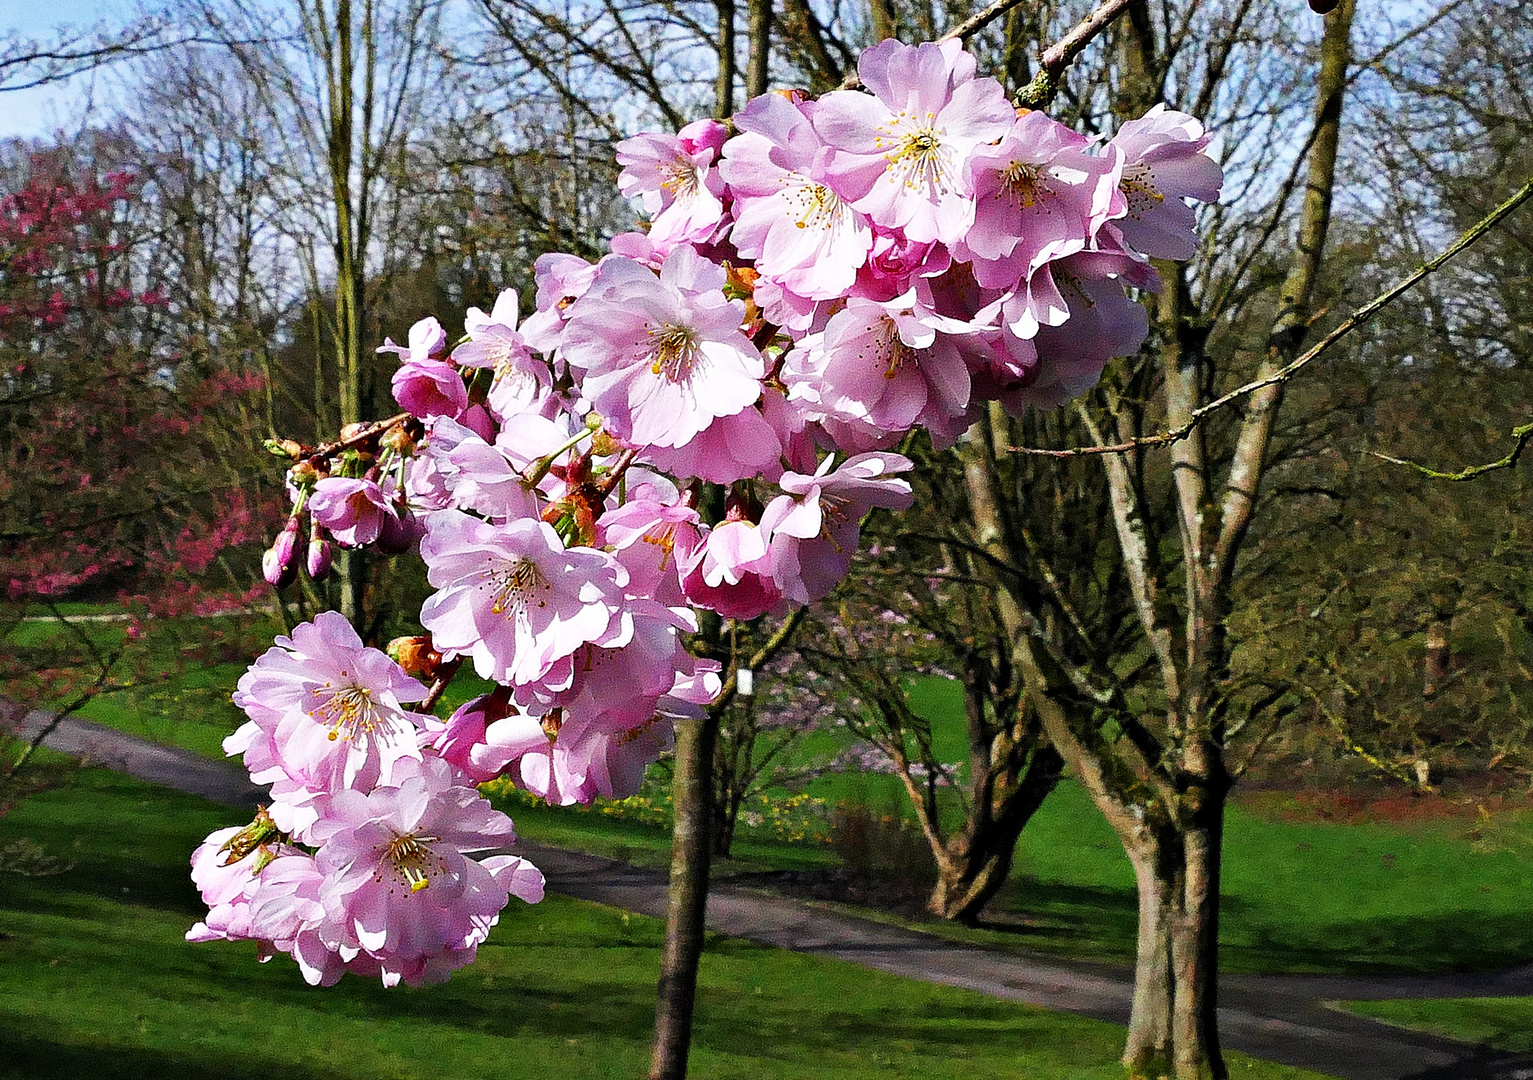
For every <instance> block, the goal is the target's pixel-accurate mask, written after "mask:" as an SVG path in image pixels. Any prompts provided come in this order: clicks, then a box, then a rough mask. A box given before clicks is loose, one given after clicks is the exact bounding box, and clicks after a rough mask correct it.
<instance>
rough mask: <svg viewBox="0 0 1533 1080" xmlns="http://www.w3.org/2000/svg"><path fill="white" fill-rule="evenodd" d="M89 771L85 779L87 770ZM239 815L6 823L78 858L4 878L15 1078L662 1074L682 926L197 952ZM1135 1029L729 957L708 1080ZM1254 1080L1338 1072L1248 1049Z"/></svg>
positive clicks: (8, 1065)
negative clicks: (203, 914)
mask: <svg viewBox="0 0 1533 1080" xmlns="http://www.w3.org/2000/svg"><path fill="white" fill-rule="evenodd" d="M65 775H66V777H68V776H69V775H71V774H65ZM229 820H230V815H229V814H228V813H227V812H226V811H224V810H222V809H220V808H218V807H215V806H212V805H210V804H208V803H206V802H203V801H201V800H198V799H194V798H191V797H188V796H183V795H180V794H177V793H174V792H170V791H167V790H164V789H159V788H154V787H150V786H147V785H144V784H140V783H137V782H134V781H131V780H128V779H125V778H122V777H118V776H115V775H111V774H107V773H104V772H100V771H96V770H82V771H79V772H77V773H73V774H72V781H71V782H69V783H67V784H66V786H62V787H60V788H57V789H55V790H52V791H48V792H44V793H42V794H40V795H35V796H33V797H32V798H30V799H28V800H27V801H25V802H23V803H22V804H21V806H20V807H19V808H18V809H16V810H15V811H13V812H12V813H10V814H9V815H7V816H6V817H5V818H3V819H0V847H3V846H4V845H5V844H8V843H13V842H15V841H16V840H18V839H20V838H25V839H27V840H29V841H31V842H34V843H37V844H40V845H42V846H43V847H44V848H46V849H48V850H49V851H50V852H52V853H53V854H55V855H60V856H63V857H66V858H67V859H69V860H71V861H72V862H73V864H74V865H73V867H72V868H71V869H70V870H68V871H67V872H66V873H63V874H59V875H56V876H51V877H25V876H20V875H16V874H11V873H6V874H0V1077H5V1078H14V1080H54V1078H57V1080H74V1078H76V1077H80V1076H111V1077H114V1078H123V1080H137V1078H144V1080H150V1078H153V1080H161V1078H163V1077H167V1076H169V1077H175V1078H177V1080H200V1078H207V1080H215V1078H216V1080H350V1078H357V1080H364V1078H365V1080H375V1078H385V1077H387V1078H395V1077H398V1078H404V1077H436V1076H451V1077H454V1078H461V1080H474V1078H479V1077H485V1078H489V1077H505V1076H526V1075H532V1074H533V1073H537V1074H539V1075H550V1076H558V1077H561V1078H562V1080H585V1078H630V1077H633V1076H638V1075H642V1073H643V1069H644V1065H645V1062H646V1059H647V1053H648V1036H649V1028H650V1024H651V1019H652V1015H653V1013H652V1010H653V993H654V979H655V972H656V967H657V959H658V944H659V939H660V934H659V927H658V925H657V924H656V923H655V922H654V921H652V920H649V919H645V918H642V917H639V916H629V915H626V914H623V913H621V912H617V911H615V910H612V909H609V908H603V907H600V906H597V905H591V904H583V903H578V902H575V901H571V900H565V899H560V898H557V897H551V898H550V899H548V900H546V901H545V902H544V903H543V904H540V905H538V906H536V907H531V908H528V907H524V906H520V905H518V906H515V907H513V908H511V909H508V911H507V913H506V915H505V917H504V918H503V919H502V922H501V925H500V926H499V927H497V929H496V930H495V932H494V933H493V934H492V935H491V939H490V941H489V943H488V944H487V945H486V946H485V947H484V948H483V949H482V950H481V958H480V960H479V962H478V963H476V964H475V965H473V966H472V967H470V968H468V969H466V970H464V971H461V972H459V973H458V974H457V975H455V976H454V977H453V979H452V981H451V982H449V983H447V984H445V985H443V986H438V987H430V988H425V989H420V990H410V989H404V988H400V989H396V990H390V991H386V990H384V989H383V988H382V987H381V986H378V985H376V984H374V983H371V982H368V981H363V980H359V979H355V978H351V977H348V978H347V979H345V980H343V982H342V984H341V985H340V986H337V987H335V988H332V989H329V990H319V989H311V988H309V987H307V986H305V985H304V984H303V983H302V980H301V979H300V978H299V977H298V974H297V971H296V969H295V968H294V967H293V966H292V965H291V964H290V963H289V962H288V961H287V960H286V959H285V958H278V959H277V960H275V961H273V962H272V963H270V964H268V965H258V964H256V963H255V961H254V957H253V950H252V949H251V948H250V947H249V946H248V945H245V944H241V943H215V944H211V945H195V946H194V945H188V944H186V943H185V942H184V941H183V940H182V935H183V933H184V931H185V929H186V927H187V926H188V925H189V924H190V923H191V922H192V921H193V920H194V919H195V918H196V917H197V916H198V914H199V905H198V901H197V898H196V895H195V892H194V890H193V889H192V887H191V885H190V882H189V881H188V880H187V877H186V857H187V853H188V852H189V851H190V849H191V848H192V846H193V845H195V844H196V843H197V842H198V840H200V839H201V837H202V836H203V835H204V834H205V833H206V832H208V831H209V830H211V829H213V828H216V827H218V826H220V825H223V824H227V823H228V822H229ZM1122 1035H1123V1033H1122V1030H1121V1029H1120V1028H1116V1027H1114V1026H1112V1025H1109V1024H1104V1023H1099V1022H1096V1021H1091V1020H1084V1019H1080V1018H1076V1017H1070V1016H1065V1015H1058V1014H1051V1013H1047V1012H1044V1011H1041V1010H1037V1009H1032V1008H1028V1007H1025V1006H1020V1005H1014V1004H1010V1003H1007V1002H1001V1001H995V1000H992V999H989V998H986V997H983V996H981V995H978V994H974V993H970V992H966V991H961V990H953V989H948V988H944V987H935V986H928V985H926V984H923V983H918V982H913V981H910V980H905V979H900V978H897V977H895V976H891V975H884V974H880V973H876V972H870V971H866V970H863V969H861V968H858V967H855V966H853V965H850V964H844V963H838V962H834V961H826V960H819V959H814V958H810V957H804V956H797V955H793V954H790V953H785V952H781V951H778V950H774V949H769V948H766V947H762V946H755V945H751V944H748V943H744V942H738V941H730V940H725V939H719V938H713V939H711V940H710V943H709V949H708V953H707V955H706V956H705V959H704V962H703V967H702V972H701V1006H700V1012H699V1018H698V1027H697V1030H696V1036H695V1043H694V1045H695V1051H694V1055H693V1063H694V1064H693V1072H694V1074H695V1075H697V1076H701V1077H709V1078H716V1080H731V1078H733V1080H755V1078H759V1080H767V1078H777V1077H783V1078H794V1080H818V1078H826V1080H829V1078H836V1080H861V1078H867V1080H875V1078H876V1080H886V1078H890V1077H922V1078H928V1077H930V1078H937V1080H943V1078H953V1080H957V1078H960V1077H962V1078H967V1077H973V1076H994V1077H998V1078H1005V1077H1016V1078H1023V1077H1026V1078H1028V1080H1054V1078H1058V1080H1064V1078H1070V1080H1108V1078H1112V1080H1117V1078H1119V1077H1121V1075H1122V1073H1121V1070H1120V1069H1119V1067H1118V1066H1117V1064H1116V1056H1117V1054H1118V1052H1119V1049H1120V1047H1121V1041H1122ZM1232 1065H1233V1068H1234V1071H1235V1072H1236V1073H1237V1075H1239V1076H1242V1077H1251V1078H1253V1080H1279V1078H1282V1080H1304V1078H1311V1080H1313V1078H1314V1077H1315V1075H1316V1074H1313V1073H1305V1072H1302V1071H1300V1070H1295V1069H1288V1068H1284V1067H1280V1066H1271V1065H1266V1064H1263V1063H1259V1062H1252V1061H1250V1060H1249V1059H1245V1058H1240V1057H1238V1056H1236V1055H1232Z"/></svg>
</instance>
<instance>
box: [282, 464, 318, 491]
mask: <svg viewBox="0 0 1533 1080" xmlns="http://www.w3.org/2000/svg"><path fill="white" fill-rule="evenodd" d="M287 478H288V479H289V480H291V481H292V482H293V486H294V487H295V488H298V489H300V490H302V489H303V488H306V487H313V486H314V484H315V483H316V482H317V481H318V480H319V470H318V469H316V468H315V467H314V463H313V462H310V461H300V462H299V463H298V464H297V465H294V466H293V467H292V468H291V469H289V470H288V471H287Z"/></svg>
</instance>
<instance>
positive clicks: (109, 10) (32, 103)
mask: <svg viewBox="0 0 1533 1080" xmlns="http://www.w3.org/2000/svg"><path fill="white" fill-rule="evenodd" d="M132 10H133V5H132V4H131V3H130V2H128V0H0V38H3V39H5V40H6V41H10V40H12V39H14V38H17V37H22V38H36V39H39V40H42V41H48V40H50V39H53V38H55V37H56V36H57V34H58V32H59V30H60V28H73V29H77V30H85V29H89V28H91V27H92V26H94V25H96V24H97V23H104V24H106V25H107V26H115V25H120V24H121V23H122V22H124V21H126V20H127V18H128V17H129V16H130V15H131V13H132ZM99 89H100V80H99V79H93V78H92V77H91V76H90V75H88V74H87V75H83V76H79V77H77V78H75V79H71V80H70V81H69V82H67V83H63V84H55V85H51V86H44V87H39V88H37V89H35V90H18V91H10V92H6V93H0V138H5V137H8V136H14V135H26V136H34V135H45V134H48V133H49V132H52V131H54V130H56V129H58V128H63V129H64V130H69V129H71V128H74V127H76V126H78V124H79V121H80V116H81V112H82V110H83V109H84V107H85V105H86V103H87V102H88V101H89V100H90V99H91V97H92V94H93V93H94V92H96V91H98V90H99Z"/></svg>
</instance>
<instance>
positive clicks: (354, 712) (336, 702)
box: [309, 683, 378, 742]
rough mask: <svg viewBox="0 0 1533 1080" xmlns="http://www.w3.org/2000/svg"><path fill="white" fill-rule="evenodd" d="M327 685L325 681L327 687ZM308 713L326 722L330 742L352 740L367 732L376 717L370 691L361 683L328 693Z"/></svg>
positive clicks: (327, 687) (375, 709) (321, 721)
mask: <svg viewBox="0 0 1533 1080" xmlns="http://www.w3.org/2000/svg"><path fill="white" fill-rule="evenodd" d="M329 688H330V684H329V683H326V684H325V689H327V690H328V689H329ZM309 716H311V717H312V718H313V719H315V720H317V721H318V722H319V723H321V724H328V725H329V727H330V734H329V736H328V738H329V739H330V741H331V742H335V741H336V740H337V739H354V738H356V737H357V736H358V735H366V734H369V733H370V732H371V731H372V730H373V725H374V723H375V722H376V721H377V719H378V710H377V706H375V705H374V704H373V692H372V691H371V690H369V689H367V688H365V687H361V686H346V687H342V688H341V689H340V690H337V691H336V692H335V693H333V694H331V695H330V697H329V699H327V700H326V701H324V702H322V703H321V704H319V705H318V706H316V707H315V708H314V709H312V710H311V711H310V712H309Z"/></svg>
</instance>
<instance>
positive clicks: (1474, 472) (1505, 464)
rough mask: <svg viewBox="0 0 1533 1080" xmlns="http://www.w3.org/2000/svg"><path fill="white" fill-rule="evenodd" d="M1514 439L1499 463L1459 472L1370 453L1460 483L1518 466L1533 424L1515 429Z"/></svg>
mask: <svg viewBox="0 0 1533 1080" xmlns="http://www.w3.org/2000/svg"><path fill="white" fill-rule="evenodd" d="M1512 438H1514V439H1516V440H1517V441H1516V443H1515V444H1514V445H1513V446H1512V449H1511V450H1510V451H1508V453H1507V455H1506V456H1505V457H1504V458H1501V459H1500V460H1499V461H1492V462H1489V463H1488V464H1485V465H1470V466H1468V467H1467V468H1464V469H1460V470H1459V471H1458V472H1438V471H1437V470H1436V469H1429V468H1427V467H1426V466H1425V465H1421V464H1418V463H1417V462H1414V461H1408V460H1407V459H1405V458H1397V457H1390V456H1389V455H1388V454H1381V453H1379V452H1378V451H1377V450H1370V451H1369V453H1370V454H1372V455H1373V456H1374V457H1376V458H1378V459H1379V460H1380V461H1387V462H1389V463H1390V464H1391V465H1404V466H1406V467H1408V468H1411V469H1415V470H1416V471H1417V472H1419V473H1421V474H1422V475H1424V476H1429V477H1431V478H1432V479H1433V480H1452V481H1454V482H1455V483H1460V482H1463V481H1465V480H1473V479H1474V478H1475V477H1477V476H1484V475H1485V474H1486V473H1488V472H1495V471H1496V470H1497V469H1510V468H1513V467H1515V466H1516V464H1517V459H1518V458H1520V457H1521V456H1522V451H1523V448H1524V447H1526V446H1527V445H1528V440H1529V439H1533V424H1523V425H1521V426H1520V427H1515V428H1513V429H1512Z"/></svg>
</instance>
